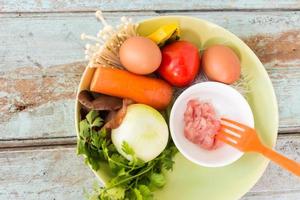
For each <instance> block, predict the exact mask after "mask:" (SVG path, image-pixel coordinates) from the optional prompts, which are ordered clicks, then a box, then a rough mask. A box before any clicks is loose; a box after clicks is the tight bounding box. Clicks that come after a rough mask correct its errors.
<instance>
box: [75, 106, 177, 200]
mask: <svg viewBox="0 0 300 200" xmlns="http://www.w3.org/2000/svg"><path fill="white" fill-rule="evenodd" d="M102 126H103V120H102V119H101V117H100V116H99V112H97V111H90V112H89V113H88V114H87V115H86V117H85V119H83V120H81V121H80V123H79V139H78V142H77V154H78V155H81V154H82V155H85V162H86V163H88V164H89V165H90V166H91V167H92V168H93V169H94V170H98V169H100V168H101V162H107V163H108V165H109V168H110V170H111V172H112V174H113V178H112V179H111V180H110V181H109V182H108V183H107V185H106V187H105V188H104V187H96V188H95V189H94V190H95V191H94V193H93V194H91V195H89V197H88V199H89V200H152V199H153V191H155V190H157V189H159V188H162V187H163V186H164V185H165V184H166V178H165V175H164V171H165V170H172V168H173V164H174V161H173V158H174V156H175V154H176V153H177V149H176V147H175V146H174V144H173V143H172V141H171V140H170V141H169V144H168V145H167V147H166V149H165V150H164V151H163V152H162V153H161V154H160V155H159V156H158V157H157V158H155V159H153V160H151V161H149V162H147V163H144V162H143V161H142V160H140V159H139V158H137V156H136V154H135V152H134V150H133V149H132V148H131V147H130V145H129V144H128V143H127V142H126V141H124V142H123V143H122V151H123V152H125V153H126V154H127V155H129V157H130V158H131V159H130V161H129V160H127V159H126V158H125V157H123V156H122V155H121V154H119V153H118V151H117V150H116V148H115V146H114V145H113V144H112V142H111V139H110V134H109V133H108V132H107V130H106V129H105V128H102Z"/></svg>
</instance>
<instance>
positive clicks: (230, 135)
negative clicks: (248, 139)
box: [219, 129, 240, 142]
mask: <svg viewBox="0 0 300 200" xmlns="http://www.w3.org/2000/svg"><path fill="white" fill-rule="evenodd" d="M219 134H222V135H224V136H225V137H228V138H230V139H232V140H234V141H236V142H238V140H240V138H239V137H237V136H235V135H233V134H232V133H229V132H227V131H226V129H221V130H220V131H219Z"/></svg>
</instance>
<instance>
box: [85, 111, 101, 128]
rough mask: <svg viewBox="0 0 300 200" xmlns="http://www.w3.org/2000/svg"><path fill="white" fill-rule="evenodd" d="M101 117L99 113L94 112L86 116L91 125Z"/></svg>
mask: <svg viewBox="0 0 300 200" xmlns="http://www.w3.org/2000/svg"><path fill="white" fill-rule="evenodd" d="M98 116H99V113H98V111H95V110H92V111H90V112H89V113H88V114H87V115H86V119H87V121H88V123H89V124H90V125H92V124H93V122H94V120H95V118H96V117H98Z"/></svg>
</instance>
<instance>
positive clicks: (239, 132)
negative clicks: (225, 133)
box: [221, 124, 244, 136]
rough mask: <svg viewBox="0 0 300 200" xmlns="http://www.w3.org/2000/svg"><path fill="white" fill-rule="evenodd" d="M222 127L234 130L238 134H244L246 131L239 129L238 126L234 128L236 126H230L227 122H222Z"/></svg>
mask: <svg viewBox="0 0 300 200" xmlns="http://www.w3.org/2000/svg"><path fill="white" fill-rule="evenodd" d="M221 129H223V130H226V129H227V130H230V131H232V132H234V133H235V134H237V135H240V136H242V134H243V133H244V131H241V130H239V129H237V128H234V127H232V126H228V125H225V124H222V125H221Z"/></svg>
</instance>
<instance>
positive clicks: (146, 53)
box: [119, 36, 162, 75]
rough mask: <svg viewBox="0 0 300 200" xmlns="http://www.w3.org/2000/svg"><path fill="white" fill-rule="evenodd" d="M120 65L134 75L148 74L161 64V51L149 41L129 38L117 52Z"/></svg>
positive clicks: (138, 37)
mask: <svg viewBox="0 0 300 200" xmlns="http://www.w3.org/2000/svg"><path fill="white" fill-rule="evenodd" d="M119 55H120V61H121V63H122V65H123V66H124V67H125V68H126V69H127V70H128V71H130V72H133V73H136V74H142V75H143V74H150V73H152V72H154V71H155V70H156V69H157V68H158V67H159V65H160V63H161V57H162V56H161V51H160V49H159V47H158V46H157V45H156V44H155V43H154V42H153V41H152V40H150V39H148V38H145V37H140V36H137V37H131V38H128V39H127V40H125V42H124V43H123V44H122V46H121V47H120V51H119Z"/></svg>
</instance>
